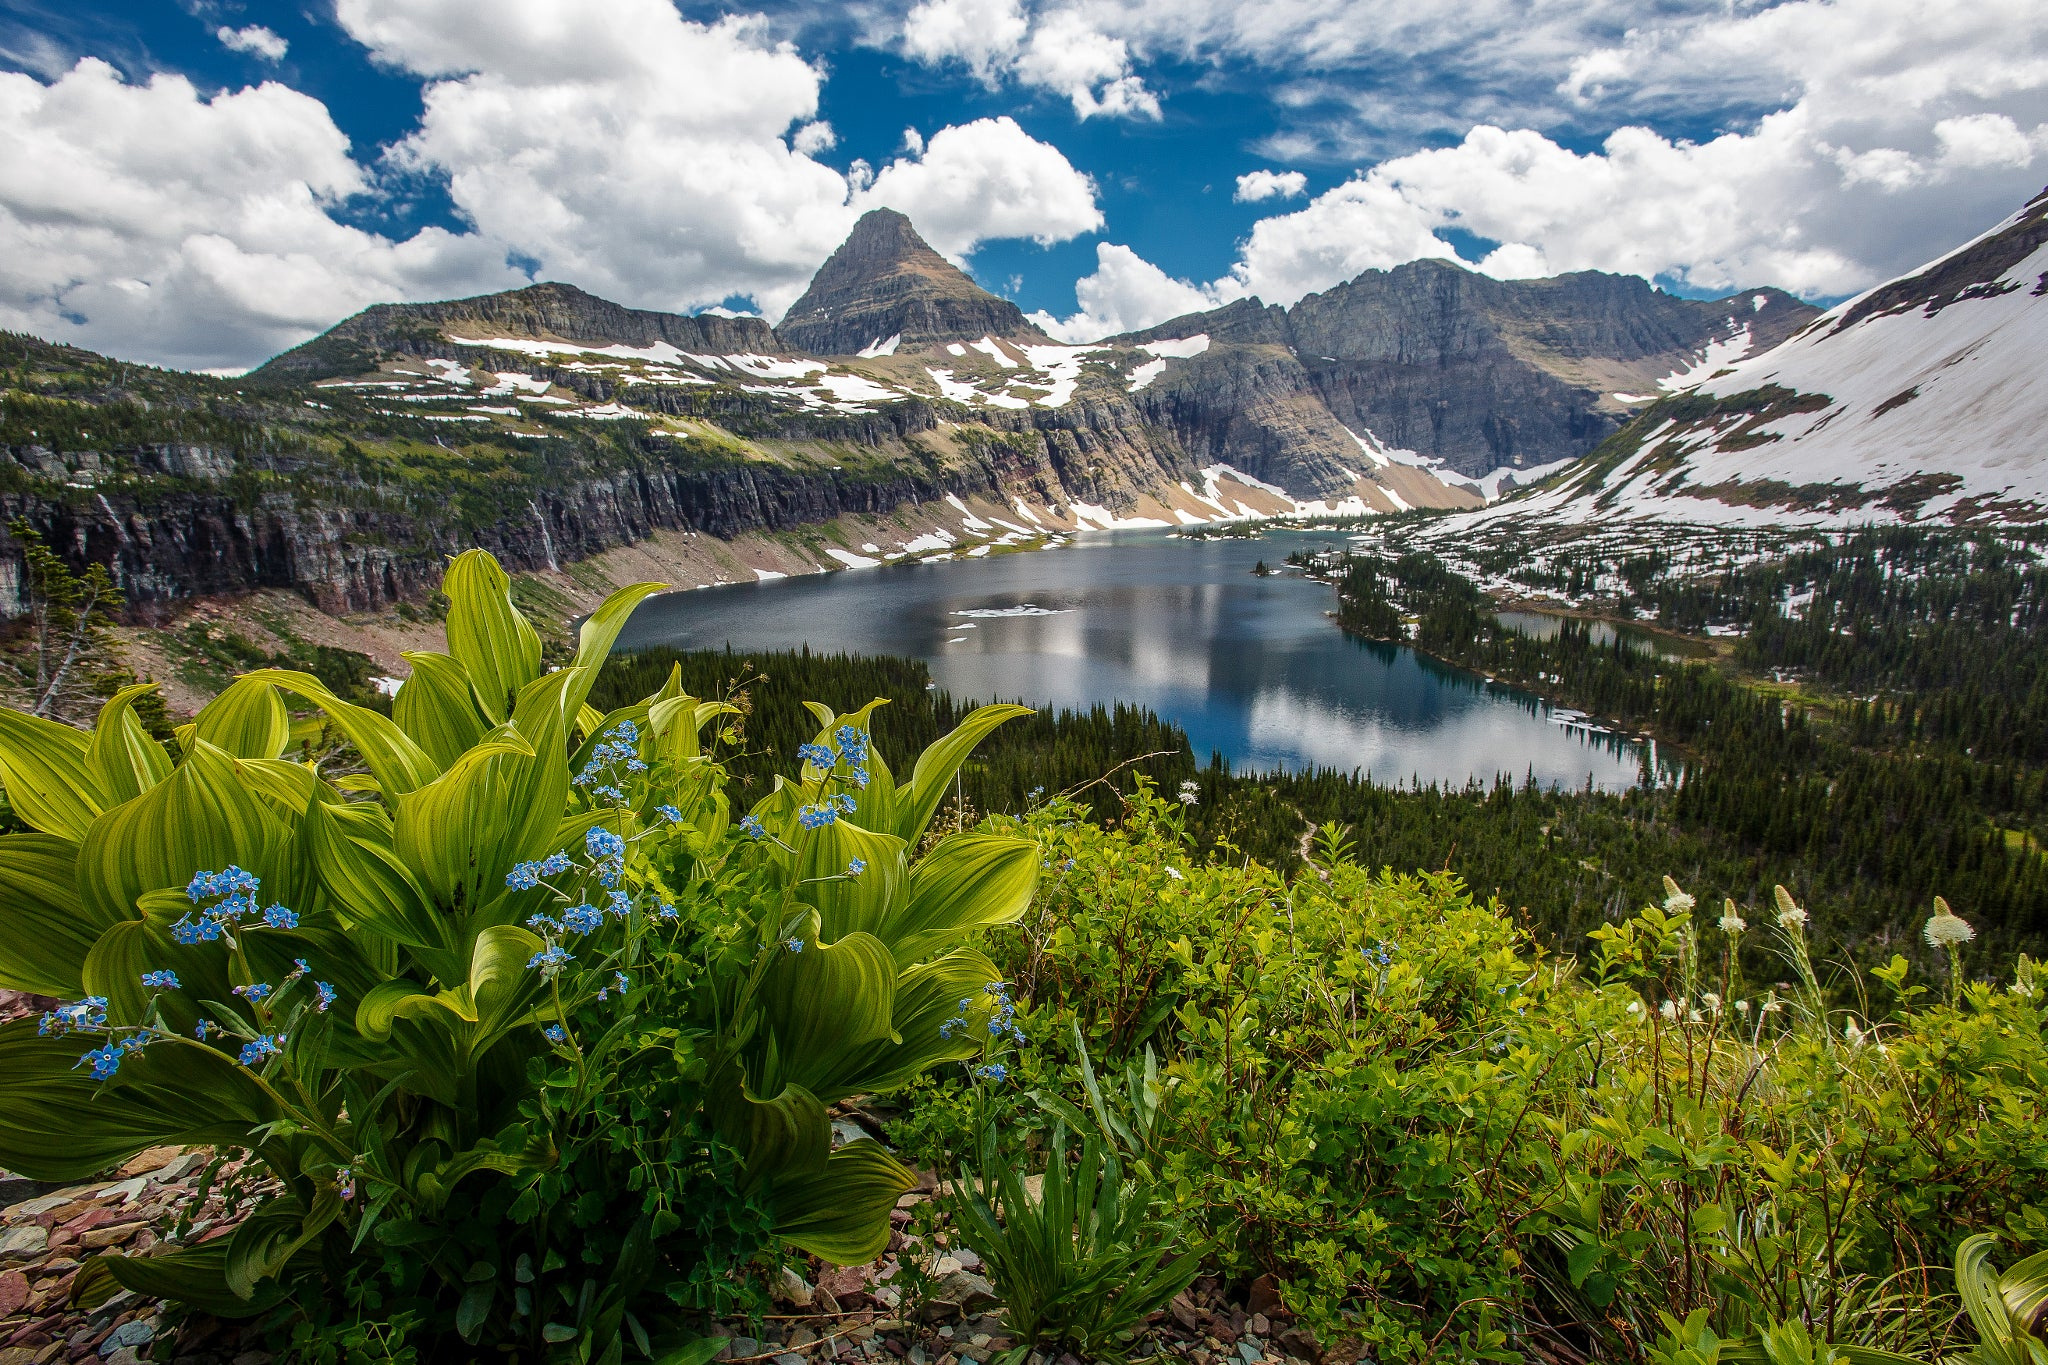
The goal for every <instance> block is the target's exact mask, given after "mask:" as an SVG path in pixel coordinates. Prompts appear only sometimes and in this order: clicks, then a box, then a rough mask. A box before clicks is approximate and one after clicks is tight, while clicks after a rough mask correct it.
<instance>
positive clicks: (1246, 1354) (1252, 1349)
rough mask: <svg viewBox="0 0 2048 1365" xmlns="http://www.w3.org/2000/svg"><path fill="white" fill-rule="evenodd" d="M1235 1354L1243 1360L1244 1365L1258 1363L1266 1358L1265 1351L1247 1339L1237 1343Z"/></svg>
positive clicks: (1257, 1364) (1256, 1364)
mask: <svg viewBox="0 0 2048 1365" xmlns="http://www.w3.org/2000/svg"><path fill="white" fill-rule="evenodd" d="M1237 1354H1238V1356H1239V1358H1241V1359H1242V1360H1243V1361H1244V1365H1259V1362H1260V1361H1262V1360H1264V1359H1265V1358H1266V1353H1265V1351H1264V1350H1263V1349H1262V1348H1260V1347H1259V1346H1258V1345H1257V1344H1256V1343H1254V1342H1252V1341H1249V1340H1246V1341H1240V1342H1239V1343H1237Z"/></svg>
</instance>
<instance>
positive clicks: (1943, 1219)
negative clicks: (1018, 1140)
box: [895, 793, 2048, 1360]
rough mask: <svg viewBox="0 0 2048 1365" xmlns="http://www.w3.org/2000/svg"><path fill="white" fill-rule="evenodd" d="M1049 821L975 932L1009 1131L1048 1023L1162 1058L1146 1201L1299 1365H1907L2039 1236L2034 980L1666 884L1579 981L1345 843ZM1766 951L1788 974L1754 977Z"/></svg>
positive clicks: (1052, 1034) (926, 1133)
mask: <svg viewBox="0 0 2048 1365" xmlns="http://www.w3.org/2000/svg"><path fill="white" fill-rule="evenodd" d="M1075 814H1076V812H1075V811H1074V809H1073V808H1072V807H1068V806H1062V805H1057V804H1056V805H1053V806H1050V807H1047V808H1045V809H1043V810H1040V811H1038V812H1035V813H1034V814H1033V815H1032V816H1030V817H1029V818H1028V820H1027V821H1025V822H1024V823H1025V827H1026V828H1027V829H1029V830H1031V831H1035V832H1036V833H1037V835H1038V836H1039V837H1040V838H1041V840H1042V841H1043V843H1044V847H1045V850H1046V854H1047V858H1048V862H1049V864H1050V868H1051V869H1052V870H1051V871H1049V872H1048V875H1047V878H1046V882H1045V886H1044V889H1043V892H1042V894H1041V896H1040V898H1039V899H1038V901H1037V902H1036V904H1035V905H1034V908H1033V910H1032V912H1031V913H1030V914H1029V915H1028V916H1027V917H1026V918H1025V919H1024V920H1023V921H1022V922H1020V924H1019V925H1018V926H1017V927H1016V928H1014V929H1011V930H1005V931H1002V932H1001V933H999V934H998V935H997V936H996V938H995V939H994V940H993V942H994V951H993V955H994V957H995V960H996V961H997V963H998V964H999V965H1000V966H1001V967H1002V968H1003V969H1004V971H1005V973H1006V974H1007V975H1008V976H1009V977H1010V978H1011V979H1012V981H1013V983H1014V989H1015V991H1016V994H1017V998H1018V999H1019V1001H1020V1007H1019V1016H1018V1017H1019V1020H1020V1022H1021V1023H1022V1024H1023V1026H1024V1027H1026V1028H1027V1029H1028V1030H1029V1031H1030V1033H1031V1034H1032V1036H1033V1037H1034V1038H1035V1039H1038V1040H1040V1041H1039V1044H1038V1045H1037V1046H1034V1047H1033V1048H1031V1049H1030V1050H1029V1051H1027V1052H1024V1053H1022V1054H1020V1055H1019V1057H1018V1058H1017V1059H1016V1070H1017V1073H1018V1078H1019V1084H1018V1085H1017V1086H1016V1087H1014V1088H1013V1089H1011V1090H1010V1091H1009V1092H1007V1093H1008V1095H1009V1099H1008V1100H1007V1101H1006V1103H1007V1105H1008V1112H1007V1113H1006V1115H1005V1116H1004V1118H1005V1121H1006V1122H1007V1123H1009V1124H1010V1125H1013V1126H1015V1127H1018V1128H1023V1129H1027V1130H1028V1129H1037V1130H1039V1131H1043V1130H1045V1129H1046V1128H1047V1127H1048V1126H1049V1125H1050V1124H1051V1123H1052V1122H1054V1121H1055V1118H1054V1117H1053V1116H1054V1115H1056V1114H1059V1113H1061V1112H1062V1111H1060V1110H1059V1109H1057V1108H1056V1107H1053V1106H1046V1105H1041V1104H1038V1103H1034V1102H1032V1101H1031V1100H1030V1099H1028V1098H1027V1097H1028V1096H1030V1095H1032V1094H1034V1093H1051V1094H1056V1095H1060V1096H1064V1098H1065V1100H1066V1102H1067V1110H1066V1112H1069V1113H1070V1112H1071V1111H1073V1110H1074V1109H1076V1108H1078V1107H1079V1106H1080V1105H1082V1104H1083V1103H1085V1102H1086V1094H1085V1091H1086V1088H1087V1087H1086V1085H1085V1080H1084V1076H1083V1074H1082V1070H1081V1056H1080V1052H1079V1050H1078V1049H1077V1048H1074V1047H1073V1046H1071V1045H1068V1044H1065V1043H1063V1042H1062V1038H1063V1035H1065V1033H1066V1032H1067V1029H1068V1025H1069V1023H1070V1021H1071V1022H1073V1023H1078V1025H1079V1026H1080V1028H1081V1030H1082V1031H1083V1033H1084V1035H1085V1039H1086V1047H1087V1049H1088V1050H1089V1051H1090V1052H1092V1053H1094V1054H1095V1055H1096V1056H1097V1057H1100V1058H1105V1059H1107V1060H1108V1062H1109V1063H1110V1064H1111V1065H1119V1064H1128V1063H1130V1062H1134V1061H1135V1059H1136V1058H1137V1057H1138V1055H1139V1054H1140V1052H1141V1051H1142V1050H1143V1049H1144V1048H1146V1047H1148V1046H1149V1047H1151V1048H1153V1049H1155V1050H1156V1051H1157V1053H1158V1055H1159V1057H1160V1062H1161V1076H1160V1081H1159V1091H1160V1096H1161V1099H1160V1103H1159V1104H1158V1105H1157V1106H1156V1115H1157V1123H1158V1125H1159V1128H1160V1132H1159V1134H1158V1136H1157V1138H1156V1140H1154V1141H1152V1142H1151V1143H1150V1144H1149V1154H1148V1155H1146V1156H1145V1157H1144V1158H1143V1166H1142V1167H1141V1168H1139V1169H1140V1170H1141V1174H1143V1175H1144V1176H1145V1177H1146V1178H1153V1179H1156V1180H1157V1181H1158V1182H1159V1183H1160V1184H1161V1186H1162V1187H1163V1188H1165V1189H1167V1190H1170V1191H1171V1198H1172V1201H1173V1203H1174V1205H1175V1206H1176V1207H1177V1209H1178V1210H1179V1211H1180V1213H1181V1215H1182V1216H1183V1217H1187V1218H1189V1219H1191V1220H1196V1221H1197V1222H1199V1223H1201V1224H1204V1225H1206V1226H1205V1231H1207V1232H1208V1233H1209V1234H1211V1235H1213V1236H1214V1237H1216V1238H1217V1239H1218V1247H1219V1251H1218V1255H1219V1257H1220V1259H1221V1261H1222V1269H1223V1270H1224V1271H1226V1272H1227V1273H1231V1274H1237V1275H1244V1276H1249V1275H1252V1274H1255V1273H1259V1272H1262V1271H1271V1272H1274V1273H1276V1274H1277V1275H1278V1276H1280V1278H1281V1279H1282V1280H1283V1281H1284V1292H1285V1296H1286V1299H1287V1302H1288V1304H1289V1306H1290V1308H1292V1309H1293V1310H1294V1311H1296V1312H1297V1313H1298V1314H1300V1315H1301V1316H1302V1317H1303V1318H1304V1319H1305V1320H1307V1321H1308V1322H1309V1323H1310V1324H1311V1325H1312V1326H1313V1327H1314V1329H1315V1330H1316V1331H1317V1332H1318V1334H1319V1335H1320V1336H1321V1337H1322V1339H1323V1340H1324V1341H1325V1342H1333V1341H1335V1340H1337V1339H1340V1338H1343V1337H1353V1338H1357V1339H1358V1340H1359V1341H1360V1342H1361V1343H1362V1344H1363V1345H1364V1346H1366V1347H1368V1348H1370V1350H1371V1353H1372V1354H1373V1356H1374V1358H1375V1359H1379V1360H1422V1359H1436V1360H1446V1359H1511V1358H1519V1357H1520V1356H1522V1355H1524V1354H1526V1353H1528V1352H1530V1351H1531V1350H1532V1349H1535V1348H1537V1347H1541V1348H1543V1349H1544V1350H1546V1351H1551V1352H1554V1353H1565V1352H1576V1353H1577V1354H1579V1355H1580V1356H1590V1357H1593V1358H1598V1359H1641V1358H1643V1356H1644V1354H1645V1352H1646V1351H1647V1349H1648V1347H1649V1345H1650V1344H1651V1343H1653V1342H1655V1341H1656V1340H1658V1339H1659V1338H1660V1337H1661V1336H1662V1335H1663V1334H1664V1330H1665V1325H1664V1322H1663V1320H1662V1318H1661V1317H1660V1316H1659V1315H1660V1313H1662V1312H1670V1313H1672V1314H1674V1315H1675V1316H1676V1318H1677V1319H1679V1320H1684V1319H1685V1318H1686V1317H1687V1316H1688V1315H1689V1314H1692V1313H1694V1312H1695V1311H1699V1312H1703V1313H1704V1315H1705V1316H1704V1317H1703V1318H1702V1320H1701V1321H1702V1322H1703V1323H1704V1324H1706V1325H1708V1326H1709V1327H1711V1329H1712V1331H1713V1332H1714V1333H1715V1334H1716V1335H1717V1338H1720V1339H1729V1340H1740V1339H1746V1338H1754V1337H1755V1336H1756V1335H1757V1334H1758V1333H1760V1332H1762V1331H1765V1330H1767V1329H1768V1330H1774V1331H1775V1330H1779V1329H1782V1328H1783V1327H1784V1326H1785V1325H1786V1324H1788V1323H1796V1324H1798V1325H1799V1329H1800V1330H1801V1331H1804V1332H1806V1333H1807V1334H1808V1336H1809V1338H1810V1339H1811V1340H1812V1341H1815V1342H1822V1343H1841V1344H1845V1345H1856V1346H1860V1347H1868V1348H1872V1349H1887V1350H1891V1351H1896V1352H1902V1353H1906V1354H1916V1355H1918V1354H1926V1353H1929V1352H1930V1351H1932V1350H1934V1349H1936V1348H1938V1347H1939V1346H1940V1345H1941V1344H1942V1343H1943V1342H1944V1341H1946V1340H1947V1339H1948V1337H1949V1335H1950V1333H1951V1329H1952V1322H1953V1317H1954V1313H1953V1307H1954V1301H1953V1300H1952V1299H1949V1298H1948V1297H1947V1296H1946V1293H1945V1291H1946V1290H1947V1289H1948V1287H1949V1285H1950V1283H1951V1281H1950V1277H1949V1272H1948V1270H1947V1266H1948V1263H1949V1262H1950V1259H1951V1257H1952V1255H1953V1253H1954V1251H1955V1249H1956V1246H1957V1244H1958V1243H1959V1242H1960V1241H1961V1240H1962V1239H1963V1238H1965V1237H1966V1236H1968V1235H1970V1234H1971V1233H1973V1232H1992V1233H1995V1234H1998V1235H2000V1236H2003V1237H2006V1238H2009V1239H2011V1240H2013V1241H2015V1242H2018V1243H2021V1244H2027V1243H2041V1242H2048V1107H2044V1104H2043V1101H2042V1095H2043V1094H2044V1088H2048V1043H2044V1036H2043V1015H2042V1008H2041V1007H2042V1003H2043V991H2044V989H2048V974H2044V973H2042V972H2041V971H2040V970H2039V969H2037V968H2036V967H2035V966H2034V965H2033V964H2032V963H2029V962H2027V961H2025V960H2024V959H2023V960H2022V961H2021V963H2020V965H2019V967H2018V970H2017V974H2016V975H2010V974H2008V975H2004V976H2002V978H2001V979H1999V980H1984V979H1977V980H1973V981H1966V982H1964V983H1963V984H1962V985H1961V986H1960V988H1959V990H1958V993H1957V1000H1956V1003H1955V1004H1954V1005H1953V1006H1952V1005H1950V1004H1948V1003H1947V1001H1946V1000H1945V999H1944V998H1943V995H1942V993H1941V992H1939V991H1933V990H1927V989H1926V988H1924V987H1923V986H1921V985H1920V984H1918V983H1916V982H1914V981H1912V980H1911V979H1910V971H1909V967H1908V964H1907V963H1905V962H1904V961H1903V960H1899V961H1896V962H1894V963H1893V964H1891V966H1889V967H1887V968H1884V969H1883V970H1882V971H1881V972H1879V973H1877V974H1875V975H1873V976H1870V977H1858V978H1856V979H1855V980H1853V981H1844V982H1830V981H1826V980H1823V979H1822V978H1821V977H1820V975H1819V973H1820V972H1821V971H1824V970H1825V968H1823V967H1819V966H1817V964H1816V963H1815V962H1814V960H1813V958H1812V955H1811V952H1810V950H1809V949H1808V947H1807V946H1806V945H1805V943H1804V939H1803V925H1802V923H1801V922H1800V916H1802V915H1803V914H1804V911H1803V910H1802V909H1801V908H1800V907H1798V906H1796V905H1792V904H1791V903H1790V898H1789V897H1788V898H1786V900H1785V903H1784V905H1783V906H1782V907H1781V908H1780V910H1779V911H1778V915H1779V916H1780V917H1782V923H1773V924H1771V925H1760V926H1757V927H1755V928H1750V927H1748V926H1742V925H1739V924H1737V923H1736V922H1735V920H1734V919H1731V920H1729V921H1728V922H1727V925H1726V928H1723V927H1721V925H1720V924H1719V923H1717V921H1716V919H1715V918H1708V919H1707V920H1705V921H1704V922H1703V923H1696V922H1695V919H1694V911H1693V908H1692V907H1691V906H1690V904H1689V903H1688V901H1687V900H1686V898H1685V897H1684V895H1683V893H1682V892H1680V893H1677V894H1676V895H1674V896H1672V897H1671V898H1670V901H1669V903H1668V904H1667V905H1666V906H1663V907H1651V908H1650V909H1647V910H1645V911H1644V912H1643V913H1642V914H1641V915H1639V916H1637V917H1636V918H1635V919H1633V920H1631V921H1628V922H1626V923H1625V924H1623V925H1619V926H1615V927H1614V928H1613V929H1612V930H1611V931H1610V932H1609V933H1608V934H1607V935H1606V936H1605V937H1604V938H1603V941H1602V944H1601V949H1600V952H1599V954H1598V955H1597V956H1596V959H1595V961H1594V963H1593V964H1591V965H1590V967H1589V968H1583V969H1582V968H1581V967H1580V966H1579V965H1578V964H1577V963H1575V962H1573V961H1571V960H1569V959H1560V958H1557V957H1553V956H1551V955H1549V954H1546V953H1545V952H1543V951H1542V950H1540V949H1539V948H1537V947H1536V946H1534V945H1532V944H1531V943H1530V942H1529V941H1528V940H1527V939H1526V938H1525V937H1524V936H1523V934H1522V933H1521V932H1520V931H1519V930H1518V929H1517V928H1516V927H1515V925H1514V924H1513V923H1512V922H1511V921H1510V920H1509V919H1507V918H1506V917H1505V916H1503V915H1502V914H1501V913H1500V912H1499V908H1498V907H1497V906H1495V905H1491V904H1486V903H1480V902H1475V901H1474V900H1473V899H1472V898H1471V897H1470V896H1469V895H1468V894H1466V893H1465V891H1464V890H1463V889H1462V888H1461V887H1460V886H1459V885H1458V884H1457V882H1456V881H1455V880H1454V879H1452V878H1450V877H1448V876H1444V875H1433V876H1411V877H1404V876H1395V875H1391V874H1375V873H1372V872H1370V871H1368V870H1367V869H1364V868H1361V867H1358V866H1355V865H1354V864H1352V863H1351V862H1350V861H1349V859H1348V857H1347V855H1346V853H1345V851H1344V849H1343V847H1342V843H1341V840H1337V839H1334V838H1332V839H1326V840H1325V842H1324V846H1323V848H1322V850H1321V851H1320V852H1318V853H1317V854H1316V855H1315V857H1314V858H1313V860H1312V862H1311V864H1310V867H1309V869H1308V870H1307V871H1306V872H1305V873H1304V874H1303V875H1301V876H1299V877H1297V878H1295V879H1293V880H1292V881H1288V880H1284V879H1282V878H1281V877H1279V876H1277V875H1276V874H1274V873H1272V872H1270V871H1269V870H1267V869H1265V868H1262V867H1261V866H1260V865H1259V864H1257V863H1255V862H1247V861H1245V860H1243V859H1241V858H1240V859H1228V860H1226V859H1224V858H1219V859H1217V860H1215V861H1213V862H1210V863H1207V864H1204V863H1202V862H1200V861H1198V860H1197V859H1196V858H1194V857H1193V856H1192V855H1191V852H1190V849H1189V846H1188V842H1187V840H1186V838H1185V836H1184V834H1183V829H1182V821H1183V813H1182V811H1181V810H1180V809H1178V808H1177V807H1176V806H1175V805H1174V804H1172V803H1168V802H1165V801H1162V800H1160V799H1159V798H1158V797H1156V796H1154V795H1152V794H1150V793H1145V794H1142V795H1141V796H1139V797H1138V798H1136V799H1134V800H1133V802H1132V804H1131V811H1130V815H1129V818H1128V819H1127V820H1126V822H1125V823H1124V826H1123V828H1121V829H1119V830H1116V831H1108V830H1104V829H1102V828H1100V827H1097V826H1095V825H1091V824H1088V823H1084V822H1082V821H1079V820H1077V819H1076V818H1075ZM990 827H991V828H995V827H997V826H996V824H995V823H993V822H992V824H991V826H990ZM1743 934H1747V936H1748V937H1749V938H1751V939H1753V940H1757V943H1758V945H1761V946H1753V948H1752V949H1751V950H1749V951H1746V952H1744V953H1742V954H1738V953H1737V952H1735V951H1734V950H1735V946H1736V944H1735V941H1734V939H1735V936H1737V935H1743ZM1767 949H1770V950H1772V951H1771V954H1770V955H1771V960H1775V961H1776V962H1777V963H1778V964H1779V965H1778V970H1777V971H1776V972H1774V973H1772V976H1776V977H1782V978H1783V983H1782V984H1780V983H1779V982H1777V981H1772V980H1769V979H1766V980H1762V981H1755V982H1753V983H1746V982H1745V981H1744V980H1743V978H1742V976H1741V974H1740V973H1739V972H1737V971H1736V970H1735V968H1734V964H1735V963H1736V962H1738V961H1743V960H1748V961H1756V960H1758V955H1760V954H1764V953H1765V952H1766V950H1767ZM1964 963H1965V967H1966V968H1968V967H1970V966H1972V965H1973V964H1971V963H1970V962H1969V959H1968V958H1967V956H1965V958H1964ZM1976 969H1977V970H1979V971H1982V966H1981V965H1978V966H1977V968H1976ZM1822 987H1825V988H1826V989H1821V988H1822ZM1843 998H1849V999H1858V998H1860V999H1861V1000H1862V1001H1863V1002H1864V1003H1862V1004H1861V1005H1860V1007H1859V1008H1858V1009H1856V1010H1855V1011H1853V1012H1852V1011H1848V1010H1844V1009H1842V1008H1840V1007H1839V1006H1837V1005H1836V1004H1834V1003H1833V1002H1835V1001H1838V1000H1841V999H1843ZM979 1122H980V1118H979V1116H978V1114H977V1113H976V1111H975V1108H974V1105H973V1102H972V1101H971V1099H970V1097H969V1096H967V1095H966V1094H965V1093H963V1092H961V1091H959V1090H956V1089H953V1088H950V1087H947V1086H941V1085H933V1084H930V1083H927V1085H926V1086H925V1087H924V1088H923V1089H922V1090H920V1091H919V1092H917V1103H915V1104H914V1105H913V1106H912V1107H911V1108H910V1110H909V1112H908V1113H907V1114H906V1116H905V1118H904V1119H903V1120H902V1121H901V1122H900V1123H899V1124H898V1125H897V1127H896V1129H895V1132H896V1135H897V1136H898V1137H899V1139H900V1140H901V1141H903V1142H904V1143H905V1144H906V1145H909V1146H910V1147H912V1148H913V1149H915V1150H919V1151H922V1152H925V1153H928V1154H931V1155H934V1156H936V1155H938V1154H940V1153H943V1152H944V1151H946V1150H949V1149H950V1150H961V1149H963V1148H965V1147H966V1146H967V1143H968V1139H969V1136H970V1135H971V1134H972V1133H973V1132H974V1131H976V1129H977V1125H978V1124H979Z"/></svg>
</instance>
